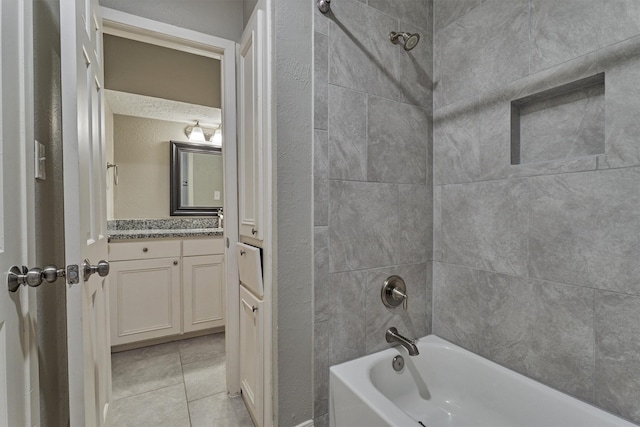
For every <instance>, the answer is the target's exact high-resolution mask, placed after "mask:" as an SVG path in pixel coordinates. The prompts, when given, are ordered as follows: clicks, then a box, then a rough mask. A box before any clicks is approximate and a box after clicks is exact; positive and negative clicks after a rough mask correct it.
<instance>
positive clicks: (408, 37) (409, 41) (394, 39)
mask: <svg viewBox="0 0 640 427" xmlns="http://www.w3.org/2000/svg"><path fill="white" fill-rule="evenodd" d="M400 38H402V41H403V42H404V50H406V51H407V52H408V51H410V50H411V49H413V48H414V47H416V46H417V45H418V42H419V41H420V34H418V33H413V34H411V33H396V32H395V31H392V32H391V33H390V34H389V39H390V40H391V43H393V44H398V43H400Z"/></svg>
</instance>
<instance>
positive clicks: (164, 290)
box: [109, 220, 225, 346]
mask: <svg viewBox="0 0 640 427" xmlns="http://www.w3.org/2000/svg"><path fill="white" fill-rule="evenodd" d="M168 221H171V220H168ZM176 227H179V225H175V224H174V226H173V228H171V229H169V228H146V229H135V228H133V229H132V228H130V229H119V230H110V231H109V233H110V239H111V242H110V244H109V261H110V263H111V274H110V276H109V280H110V283H109V288H110V317H111V345H112V346H119V345H124V344H133V343H137V342H142V341H148V340H155V339H161V338H164V337H167V338H169V337H173V336H177V335H181V334H188V333H193V332H198V331H204V330H215V331H220V330H221V329H222V328H223V327H224V323H225V305H224V300H225V286H224V240H223V237H222V230H221V229H214V228H176Z"/></svg>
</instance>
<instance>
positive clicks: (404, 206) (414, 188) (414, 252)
mask: <svg viewBox="0 0 640 427" xmlns="http://www.w3.org/2000/svg"><path fill="white" fill-rule="evenodd" d="M432 198H433V196H432V189H431V187H427V186H426V185H410V184H401V185H399V186H398V206H397V209H396V215H397V217H398V236H397V239H398V242H397V246H396V247H397V249H396V251H395V263H396V264H412V263H416V262H425V261H429V260H431V259H432V257H433V249H432V248H433V237H432V232H433V218H432V216H433V208H432V204H433V200H432Z"/></svg>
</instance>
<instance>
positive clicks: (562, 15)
mask: <svg viewBox="0 0 640 427" xmlns="http://www.w3.org/2000/svg"><path fill="white" fill-rule="evenodd" d="M605 5H606V2H603V1H601V0H562V1H557V0H531V6H532V7H531V72H536V71H539V70H541V69H544V68H547V67H549V66H552V65H556V64H559V63H561V62H565V61H567V60H569V59H573V58H577V57H578V56H581V55H584V54H586V53H588V52H592V51H594V50H597V49H598V47H600V46H599V42H600V40H599V37H598V36H599V34H598V32H599V31H598V30H599V27H600V17H601V16H602V13H603V11H604V9H605V8H606V6H605Z"/></svg>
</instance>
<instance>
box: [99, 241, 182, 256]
mask: <svg viewBox="0 0 640 427" xmlns="http://www.w3.org/2000/svg"><path fill="white" fill-rule="evenodd" d="M179 256H180V240H165V241H161V242H160V241H158V242H149V241H141V242H138V241H136V242H117V243H111V244H110V245H109V260H110V261H127V260H133V259H150V258H170V257H179Z"/></svg>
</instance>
